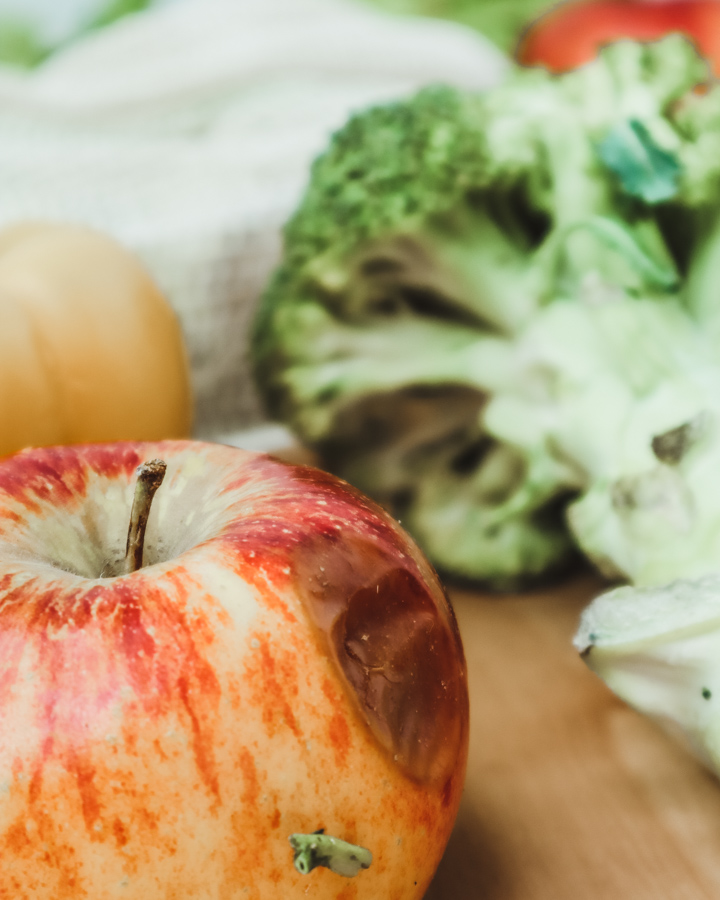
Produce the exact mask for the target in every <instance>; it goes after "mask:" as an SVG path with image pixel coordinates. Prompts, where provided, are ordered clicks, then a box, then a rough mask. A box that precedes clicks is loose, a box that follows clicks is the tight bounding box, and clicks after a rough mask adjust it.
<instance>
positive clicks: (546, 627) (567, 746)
mask: <svg viewBox="0 0 720 900" xmlns="http://www.w3.org/2000/svg"><path fill="white" fill-rule="evenodd" d="M601 589H602V585H601V584H600V582H599V581H598V580H597V579H596V578H595V577H594V576H592V575H589V574H588V575H581V576H577V577H575V578H574V579H573V580H571V581H568V582H566V583H564V584H562V585H558V586H556V587H554V588H553V589H549V590H543V591H538V592H534V593H528V594H524V595H517V596H494V595H484V594H481V593H472V592H468V591H454V592H451V597H452V599H453V603H454V605H455V609H456V612H457V615H458V619H459V621H460V626H461V629H462V633H463V639H464V642H465V651H466V655H467V659H468V670H469V678H470V696H471V713H472V721H471V737H470V759H469V765H468V778H467V786H466V789H465V794H464V798H463V803H462V806H461V810H460V814H459V817H458V821H457V825H456V827H455V830H454V833H453V836H452V838H451V841H450V844H449V845H448V848H447V851H446V854H445V856H444V858H443V861H442V863H441V865H440V868H439V869H438V872H437V875H436V877H435V880H434V882H433V884H432V886H431V888H430V891H429V892H428V894H427V896H426V900H465V898H468V900H469V898H473V900H479V898H482V900H578V898H583V900H619V898H620V900H624V898H628V900H664V898H667V900H704V898H707V900H717V898H720V783H718V782H717V781H716V780H715V779H714V778H713V777H712V776H711V775H709V774H708V773H707V772H705V771H704V770H703V769H702V768H701V766H700V765H699V764H698V763H696V762H695V760H694V759H693V758H692V757H691V756H690V755H689V753H688V752H686V750H685V749H684V748H683V747H681V746H680V745H679V744H677V743H675V742H674V741H673V740H672V739H670V738H669V737H667V736H666V735H665V734H664V733H662V732H661V731H660V729H659V728H658V727H657V726H655V725H654V724H653V723H651V722H650V721H648V720H646V719H645V718H643V717H642V716H640V715H639V714H637V713H636V712H634V711H633V710H631V709H629V708H628V707H627V706H626V705H625V704H623V703H622V702H621V701H619V700H618V699H617V698H615V697H614V696H613V695H612V694H611V693H610V692H609V691H608V690H607V688H605V686H604V685H603V683H602V682H601V681H600V680H599V679H598V678H596V677H595V676H594V675H593V674H592V673H591V672H590V671H589V670H587V669H586V667H585V666H584V664H583V663H582V661H581V660H580V659H579V657H578V656H577V653H576V652H575V651H574V649H573V647H572V645H571V638H572V635H573V633H574V631H575V628H576V625H577V621H578V617H579V614H580V611H581V609H582V608H583V606H584V605H585V604H586V603H587V602H588V601H589V599H590V598H591V597H592V596H593V595H594V594H596V593H598V592H599V591H600V590H601Z"/></svg>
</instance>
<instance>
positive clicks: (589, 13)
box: [517, 0, 720, 74]
mask: <svg viewBox="0 0 720 900" xmlns="http://www.w3.org/2000/svg"><path fill="white" fill-rule="evenodd" d="M528 21H529V20H528ZM673 32H678V33H681V34H684V35H686V36H687V37H689V38H691V39H692V40H693V41H694V43H695V45H696V46H697V48H698V50H699V51H700V53H702V54H703V55H704V56H705V57H706V58H707V59H709V60H710V61H711V62H712V66H713V69H714V71H715V73H716V74H718V73H720V3H718V0H566V2H564V3H558V4H557V5H552V6H551V7H549V8H547V7H546V11H544V12H543V14H542V15H541V16H539V18H538V19H537V20H536V21H535V22H533V24H532V25H530V26H529V27H528V28H527V29H526V30H524V32H523V35H522V39H521V41H520V45H519V47H518V48H517V58H518V60H519V61H520V62H521V63H523V64H524V65H530V66H532V65H543V66H546V67H547V68H548V69H551V70H552V71H554V72H565V71H568V70H569V69H574V68H576V67H577V66H580V65H582V64H583V63H586V62H588V61H589V60H591V59H593V58H594V57H595V56H596V55H597V52H598V50H599V49H600V48H601V47H603V46H605V45H606V44H609V43H611V42H612V41H617V40H620V39H623V38H630V39H633V40H642V41H653V40H657V39H658V38H661V37H662V36H663V35H664V34H671V33H673Z"/></svg>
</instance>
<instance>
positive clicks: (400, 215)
mask: <svg viewBox="0 0 720 900" xmlns="http://www.w3.org/2000/svg"><path fill="white" fill-rule="evenodd" d="M706 81H707V66H706V64H705V63H704V62H703V61H702V60H701V59H699V57H698V56H697V54H696V52H695V51H694V50H693V49H692V47H691V45H690V44H689V43H687V42H686V41H685V40H684V39H683V38H681V37H679V36H671V37H668V38H665V39H663V40H662V41H659V42H657V43H654V44H645V45H644V44H637V43H633V42H621V43H618V44H614V45H612V46H609V47H607V48H606V49H605V50H604V51H603V52H602V54H601V55H600V57H599V58H598V59H597V60H595V61H594V62H592V63H590V64H588V65H587V66H586V67H584V68H583V69H580V70H578V71H576V72H573V73H570V74H567V75H562V76H556V75H551V74H549V73H547V72H545V71H543V70H535V69H525V70H523V69H516V70H515V72H514V73H513V74H512V76H511V77H510V78H509V79H508V80H507V81H506V83H505V84H503V85H501V86H500V87H498V88H496V89H494V90H492V91H489V92H486V93H482V94H473V93H470V92H465V91H461V90H456V89H453V88H450V87H445V86H432V87H428V88H426V89H424V90H422V91H421V92H420V93H418V94H417V95H415V96H413V97H410V98H408V99H405V100H400V101H398V102H395V103H392V104H389V105H385V106H381V107H378V108H373V109H369V110H365V111H362V112H360V113H358V114H357V115H355V116H354V117H353V118H352V119H351V120H350V121H349V122H348V123H347V125H346V126H345V127H344V128H343V129H341V130H340V131H339V132H338V133H337V134H336V135H335V136H334V137H333V139H332V141H331V143H330V145H329V147H328V149H327V151H326V152H325V153H324V155H322V156H321V157H320V158H319V159H318V160H317V161H316V162H315V164H314V166H313V168H312V171H311V174H310V180H309V184H308V187H307V190H306V193H305V196H304V198H303V199H302V201H301V203H300V205H299V208H298V209H297V211H296V213H295V214H294V216H293V217H292V218H291V220H290V221H289V222H288V223H287V226H286V229H285V249H284V255H283V259H282V261H281V264H280V266H279V268H278V270H277V271H276V273H275V274H274V277H273V278H272V280H271V283H270V285H269V287H268V289H267V291H266V293H265V296H264V297H263V300H262V302H261V305H260V308H259V310H258V313H257V317H256V320H255V324H254V330H253V336H252V347H253V362H254V369H255V373H256V378H257V383H258V386H259V388H260V391H261V394H262V396H263V397H264V399H265V401H266V404H267V408H268V411H269V413H270V414H271V415H272V416H273V417H274V418H276V419H278V420H281V421H284V422H286V423H288V424H289V425H290V426H291V427H292V428H293V429H294V431H295V432H296V433H297V434H298V436H299V437H300V439H301V440H302V441H303V442H304V443H305V444H307V445H308V446H309V447H311V448H313V449H314V450H315V451H316V453H317V454H318V456H319V459H320V460H321V461H322V463H323V465H325V466H326V467H327V468H329V469H331V470H333V471H335V472H336V473H337V474H339V475H341V476H342V477H344V478H346V479H347V480H348V481H350V482H352V483H354V484H355V485H357V486H358V487H359V488H360V489H362V490H364V491H365V492H366V493H368V494H370V495H371V496H373V497H375V498H376V499H377V500H378V501H379V502H380V503H382V504H383V505H385V506H386V507H387V508H388V509H389V510H390V511H391V512H392V513H393V514H394V515H396V516H397V517H398V518H400V519H401V521H402V522H403V524H404V525H405V526H406V527H407V528H408V529H409V530H410V531H411V533H413V534H414V535H415V537H416V538H417V539H418V540H419V542H420V543H421V545H422V546H423V547H424V549H425V550H426V552H427V553H428V555H429V556H430V558H431V559H432V561H433V562H434V563H435V565H436V566H437V567H438V569H439V570H440V571H441V572H442V573H443V574H445V575H449V576H454V577H456V578H463V579H473V580H480V581H484V582H487V583H490V584H492V585H493V586H495V587H498V588H508V587H513V586H516V585H518V584H523V583H525V582H527V581H530V580H534V579H537V578H539V577H542V576H545V575H547V574H548V573H549V572H552V571H554V570H556V569H558V568H559V567H562V566H566V565H567V564H568V563H569V562H570V561H571V560H572V559H573V558H574V557H575V555H576V554H577V548H578V547H579V548H580V549H581V550H582V551H583V552H584V553H586V554H588V555H589V556H590V557H591V558H592V559H593V560H594V561H595V562H596V563H597V564H598V565H599V566H600V567H601V568H602V570H603V571H605V572H606V573H608V574H609V575H611V576H613V577H620V578H627V579H630V580H634V581H637V582H644V583H660V582H661V581H662V580H664V579H667V578H670V577H675V576H676V575H680V574H697V573H702V572H703V571H706V570H707V568H708V566H710V565H711V564H712V560H713V559H715V558H716V557H717V555H718V553H720V498H718V502H715V498H714V495H713V491H712V490H711V489H709V488H708V487H707V479H708V478H709V477H710V476H709V475H708V473H709V471H711V470H712V466H713V465H714V466H715V467H716V468H715V471H717V470H718V468H720V459H719V458H718V455H719V454H720V441H718V439H716V438H715V436H714V435H715V428H716V426H715V424H714V423H715V422H716V421H720V418H717V416H718V415H720V366H719V365H718V361H719V360H720V303H716V301H715V296H716V287H715V286H716V284H717V283H718V276H720V216H719V215H718V212H717V210H718V208H719V207H718V203H717V200H718V198H720V89H718V88H715V87H712V86H710V87H709V88H707V89H705V90H704V91H702V92H696V91H694V90H693V88H695V87H696V86H697V85H699V84H701V83H704V82H706ZM710 480H711V481H712V480H713V479H712V478H710Z"/></svg>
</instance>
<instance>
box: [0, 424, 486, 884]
mask: <svg viewBox="0 0 720 900" xmlns="http://www.w3.org/2000/svg"><path fill="white" fill-rule="evenodd" d="M145 463H148V465H144V464H145ZM138 467H140V469H139V470H138ZM153 467H155V470H156V471H155V475H154V476H153V475H152V472H151V470H152V469H153ZM165 467H166V472H165V475H164V480H163V481H162V483H161V484H160V479H161V478H162V472H160V473H159V474H158V472H157V470H158V469H163V468H165ZM136 471H139V472H140V475H139V476H137V475H136ZM148 473H150V474H148ZM146 476H147V477H146ZM156 476H157V477H156ZM148 478H149V479H150V480H149V481H148ZM153 478H155V481H153ZM158 485H159V487H158ZM154 490H155V491H156V493H155V495H154V500H153V499H152V494H153V491H154ZM128 523H130V527H128ZM0 722H2V727H1V728H0V898H2V900H65V898H67V900H85V898H88V900H112V898H116V897H117V898H124V900H161V898H162V900H169V898H173V900H184V898H187V900H190V898H192V900H235V898H237V900H240V898H242V900H245V898H249V900H289V898H292V897H304V896H306V895H307V896H309V897H312V898H315V900H325V898H336V900H362V898H368V900H409V898H420V897H422V895H423V893H424V892H425V890H426V888H427V886H428V884H429V882H430V879H431V877H432V874H433V872H434V870H435V867H436V865H437V863H438V861H439V859H440V856H441V854H442V852H443V849H444V846H445V843H446V841H447V839H448V837H449V834H450V831H451V828H452V824H453V821H454V818H455V815H456V812H457V808H458V804H459V799H460V793H461V790H462V784H463V779H464V772H465V765H466V757H467V742H468V695H467V679H466V668H465V662H464V657H463V650H462V645H461V641H460V637H459V635H458V630H457V626H456V622H455V618H454V615H453V612H452V609H451V607H450V605H449V603H448V601H447V599H446V597H445V594H444V593H443V590H442V588H441V585H440V583H439V581H438V579H437V576H436V575H435V573H434V571H433V570H432V568H431V567H430V565H429V564H428V563H427V561H426V560H425V559H424V557H423V556H422V555H421V553H420V552H419V551H418V549H417V548H416V546H415V545H414V544H413V543H412V541H411V540H410V538H409V537H408V536H407V535H406V534H405V532H404V531H403V530H402V529H401V528H400V526H399V525H398V524H397V523H396V522H394V521H393V520H392V519H391V518H390V517H389V516H388V515H387V514H385V513H384V512H383V511H382V510H381V509H380V508H379V507H377V506H376V505H375V504H373V503H372V502H370V501H369V500H367V499H366V498H365V497H363V496H362V495H361V494H360V493H358V492H357V491H356V490H355V489H354V488H352V487H350V486H349V485H347V484H346V483H344V482H342V481H340V480H338V479H336V478H334V477H332V476H330V475H328V474H325V473H323V472H320V471H317V470H315V469H312V468H309V467H305V466H294V465H289V464H286V463H283V462H280V461H278V460H275V459H272V458H271V457H267V456H264V455H261V454H254V453H250V452H246V451H242V450H237V449H234V448H230V447H224V446H220V445H213V444H206V443H200V442H190V441H166V442H160V443H117V444H96V445H79V446H71V447H51V448H40V449H31V450H25V451H22V452H20V453H18V454H16V455H15V456H12V457H9V458H6V459H4V460H2V461H0ZM348 847H349V848H350V849H349V850H348V849H347V848H348ZM293 851H294V852H293ZM336 853H337V854H339V855H338V857H337V859H335V858H334V854H336ZM313 854H315V855H314V856H313ZM293 859H294V860H295V865H293ZM317 863H320V865H317ZM351 876H353V877H351Z"/></svg>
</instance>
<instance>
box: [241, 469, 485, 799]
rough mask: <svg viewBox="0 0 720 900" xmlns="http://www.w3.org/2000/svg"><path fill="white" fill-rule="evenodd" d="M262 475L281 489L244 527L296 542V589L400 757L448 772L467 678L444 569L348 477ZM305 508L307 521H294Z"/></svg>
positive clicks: (427, 770) (307, 472) (385, 742)
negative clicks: (439, 572)
mask: <svg viewBox="0 0 720 900" xmlns="http://www.w3.org/2000/svg"><path fill="white" fill-rule="evenodd" d="M261 465H267V464H266V463H261ZM271 465H272V466H274V467H275V466H276V465H277V464H275V463H272V464H271ZM271 471H272V470H271ZM278 474H281V477H280V478H278ZM265 477H266V478H274V481H275V485H274V491H276V492H277V499H275V501H274V502H273V503H272V505H271V506H270V505H269V510H270V511H271V512H270V514H269V515H268V517H267V518H266V519H264V520H263V521H262V524H260V523H257V524H255V523H252V524H251V523H245V522H243V523H240V525H239V526H238V529H237V530H238V531H239V532H240V533H241V535H242V537H243V538H244V540H246V541H247V540H248V539H250V540H252V541H255V540H257V541H258V543H259V544H260V545H261V546H266V547H267V546H274V545H277V546H279V547H281V548H282V549H283V550H285V548H286V547H291V549H292V557H293V572H294V574H295V586H296V588H297V590H298V593H299V594H300V596H301V597H303V599H304V601H305V605H306V608H307V611H308V613H309V614H310V616H311V618H312V620H313V622H314V624H315V625H316V626H317V628H318V630H319V632H320V634H321V635H322V637H323V639H324V642H325V644H326V649H327V651H328V652H329V653H330V655H331V656H332V658H333V659H334V660H335V662H336V663H337V665H338V667H339V669H340V671H341V672H342V673H343V675H344V677H345V684H346V687H347V689H348V691H349V692H350V694H351V695H352V696H353V699H354V700H355V702H356V703H357V704H358V706H359V711H360V713H361V715H362V717H363V718H364V720H365V721H366V722H367V724H368V725H369V727H370V728H371V730H372V731H373V733H374V735H375V737H376V738H377V740H378V741H379V742H380V744H381V745H382V746H383V747H384V748H385V749H386V750H387V751H388V752H389V753H390V754H391V755H392V757H393V759H394V761H395V762H397V763H398V764H399V765H401V766H402V767H404V768H405V769H406V770H407V771H408V773H409V774H410V775H411V776H412V777H413V778H416V779H418V780H419V781H425V782H434V783H437V782H444V781H446V780H447V779H448V778H451V777H452V775H453V773H454V772H455V771H456V769H457V767H458V763H459V760H460V756H461V753H462V752H463V747H464V745H465V743H466V741H467V721H468V712H467V711H468V696H467V678H466V670H465V661H464V656H463V650H462V644H461V641H460V636H459V633H458V629H457V623H456V621H455V617H454V615H453V612H452V608H451V607H450V604H449V603H448V601H447V598H446V596H445V594H444V592H443V590H442V588H441V586H440V584H439V581H438V579H437V576H436V575H435V573H434V572H433V571H432V569H431V568H430V566H429V564H428V563H427V562H426V561H425V560H424V559H423V558H422V557H421V556H420V554H419V553H418V552H417V550H416V549H415V547H414V546H413V545H411V544H410V542H409V540H408V538H407V537H406V535H405V534H404V532H402V531H401V530H400V528H399V527H398V526H397V524H396V523H395V522H394V521H393V520H392V519H390V517H388V516H387V515H386V514H385V513H384V512H383V511H382V510H381V509H380V508H379V507H377V506H376V505H375V504H373V503H371V501H369V500H367V499H366V498H365V497H363V495H361V494H360V493H359V492H357V491H355V490H354V489H353V488H351V487H350V486H349V485H345V484H342V486H339V483H338V481H337V479H335V478H333V477H332V476H330V475H327V474H325V473H323V472H319V471H317V470H315V469H310V468H305V467H294V468H293V469H292V470H291V472H290V473H289V475H286V474H285V472H284V471H282V470H281V473H275V472H272V474H271V472H268V473H267V475H266V476H265ZM282 478H285V479H288V480H290V481H291V484H292V486H293V490H291V491H288V490H287V488H285V489H283V483H282ZM298 487H300V488H301V491H300V492H298V490H297V488H298ZM298 495H299V496H298ZM300 497H302V503H301V504H300ZM300 506H301V509H300ZM298 515H300V516H301V523H300V525H299V526H298V525H295V526H289V525H288V523H290V522H296V521H297V518H298ZM308 526H309V527H308Z"/></svg>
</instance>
